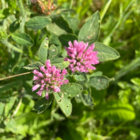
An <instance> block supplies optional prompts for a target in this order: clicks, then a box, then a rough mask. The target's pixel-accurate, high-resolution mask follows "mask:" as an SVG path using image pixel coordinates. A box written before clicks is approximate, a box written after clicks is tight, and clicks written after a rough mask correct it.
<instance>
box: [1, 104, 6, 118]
mask: <svg viewBox="0 0 140 140" xmlns="http://www.w3.org/2000/svg"><path fill="white" fill-rule="evenodd" d="M4 108H5V105H4V104H3V103H2V102H0V116H2V115H3V111H4Z"/></svg>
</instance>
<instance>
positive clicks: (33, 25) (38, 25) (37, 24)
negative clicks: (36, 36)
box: [26, 16, 51, 30]
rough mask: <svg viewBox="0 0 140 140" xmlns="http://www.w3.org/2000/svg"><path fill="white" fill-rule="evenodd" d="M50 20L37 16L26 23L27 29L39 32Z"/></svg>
mask: <svg viewBox="0 0 140 140" xmlns="http://www.w3.org/2000/svg"><path fill="white" fill-rule="evenodd" d="M50 23H51V20H50V19H49V18H47V17H42V16H37V17H33V18H31V19H30V20H28V21H27V22H26V26H27V28H30V29H33V30H39V29H43V28H45V27H46V25H48V24H50Z"/></svg>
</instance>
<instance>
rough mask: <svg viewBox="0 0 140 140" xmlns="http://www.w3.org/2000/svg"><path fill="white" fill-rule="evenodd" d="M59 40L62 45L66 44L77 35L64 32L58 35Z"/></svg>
mask: <svg viewBox="0 0 140 140" xmlns="http://www.w3.org/2000/svg"><path fill="white" fill-rule="evenodd" d="M59 39H60V42H61V43H62V46H68V42H69V41H71V42H73V41H74V40H77V36H76V35H73V34H66V35H61V36H59Z"/></svg>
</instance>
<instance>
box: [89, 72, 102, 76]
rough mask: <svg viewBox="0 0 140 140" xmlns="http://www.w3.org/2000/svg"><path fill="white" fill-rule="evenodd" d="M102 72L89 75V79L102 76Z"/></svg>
mask: <svg viewBox="0 0 140 140" xmlns="http://www.w3.org/2000/svg"><path fill="white" fill-rule="evenodd" d="M102 74H103V73H102V72H101V71H97V72H93V73H92V74H87V76H88V77H96V76H102Z"/></svg>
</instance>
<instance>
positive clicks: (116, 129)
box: [107, 121, 127, 136]
mask: <svg viewBox="0 0 140 140" xmlns="http://www.w3.org/2000/svg"><path fill="white" fill-rule="evenodd" d="M126 122H127V121H125V122H123V123H121V124H120V125H119V126H118V127H117V128H116V127H115V128H114V129H113V130H112V131H111V132H109V133H108V134H107V136H111V135H112V134H113V133H115V132H116V131H118V130H119V129H120V128H121V126H122V125H124V124H125V123H126Z"/></svg>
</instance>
